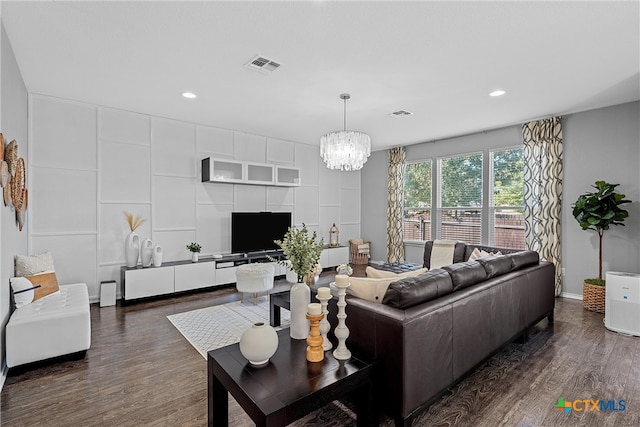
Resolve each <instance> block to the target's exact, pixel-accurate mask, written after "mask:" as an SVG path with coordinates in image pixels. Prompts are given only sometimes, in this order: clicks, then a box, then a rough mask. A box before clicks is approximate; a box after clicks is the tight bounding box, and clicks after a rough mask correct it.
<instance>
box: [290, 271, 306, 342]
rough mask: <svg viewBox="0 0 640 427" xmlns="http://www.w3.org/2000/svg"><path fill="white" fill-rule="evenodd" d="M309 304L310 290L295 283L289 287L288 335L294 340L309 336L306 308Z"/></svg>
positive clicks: (302, 284)
mask: <svg viewBox="0 0 640 427" xmlns="http://www.w3.org/2000/svg"><path fill="white" fill-rule="evenodd" d="M310 302H311V290H310V289H309V287H308V286H307V285H306V284H305V283H301V282H297V283H295V284H294V285H293V286H291V291H290V292H289V306H290V310H289V313H290V315H291V326H290V327H289V335H290V336H291V338H293V339H295V340H303V339H306V338H307V336H309V320H308V319H307V308H308V305H309V303H310Z"/></svg>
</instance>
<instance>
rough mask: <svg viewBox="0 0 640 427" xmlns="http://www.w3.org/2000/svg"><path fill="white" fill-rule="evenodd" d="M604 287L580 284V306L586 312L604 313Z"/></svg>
mask: <svg viewBox="0 0 640 427" xmlns="http://www.w3.org/2000/svg"><path fill="white" fill-rule="evenodd" d="M604 298H605V287H604V286H596V285H590V284H588V283H583V284H582V306H583V307H584V308H586V309H587V310H591V311H595V312H597V313H604V302H605V301H604Z"/></svg>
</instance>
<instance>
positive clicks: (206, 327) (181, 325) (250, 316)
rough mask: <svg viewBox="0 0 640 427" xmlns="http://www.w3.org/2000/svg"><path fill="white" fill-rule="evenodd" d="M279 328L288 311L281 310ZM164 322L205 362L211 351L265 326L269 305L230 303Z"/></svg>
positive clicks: (263, 300) (267, 321) (287, 318)
mask: <svg viewBox="0 0 640 427" xmlns="http://www.w3.org/2000/svg"><path fill="white" fill-rule="evenodd" d="M280 313H281V326H280V327H278V328H276V329H282V327H285V326H288V325H289V311H287V310H281V311H280ZM167 319H169V321H170V322H171V323H172V324H173V326H175V327H176V329H178V331H180V333H181V334H182V335H183V336H184V337H185V338H186V339H187V341H189V343H190V344H191V345H192V346H193V347H194V348H195V349H196V350H198V353H200V354H201V355H202V357H204V358H205V359H206V358H207V352H208V351H209V350H215V349H217V348H220V347H224V346H227V345H230V344H235V343H237V342H239V341H240V337H241V336H242V333H243V332H244V331H245V330H246V329H247V328H248V327H250V326H251V325H253V324H254V323H257V322H265V323H267V324H268V323H269V301H268V300H266V299H260V300H259V302H258V304H256V305H254V304H253V302H252V301H251V300H250V299H247V300H245V301H244V302H241V301H234V302H230V303H227V304H222V305H214V306H213V307H207V308H201V309H199V310H193V311H187V312H185V313H178V314H172V315H170V316H167Z"/></svg>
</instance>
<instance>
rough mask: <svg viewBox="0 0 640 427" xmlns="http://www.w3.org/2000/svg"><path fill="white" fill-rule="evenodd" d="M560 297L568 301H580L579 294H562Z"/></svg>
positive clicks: (580, 296)
mask: <svg viewBox="0 0 640 427" xmlns="http://www.w3.org/2000/svg"><path fill="white" fill-rule="evenodd" d="M560 297H562V298H569V299H577V300H580V301H582V295H581V294H571V293H569V292H562V293H560Z"/></svg>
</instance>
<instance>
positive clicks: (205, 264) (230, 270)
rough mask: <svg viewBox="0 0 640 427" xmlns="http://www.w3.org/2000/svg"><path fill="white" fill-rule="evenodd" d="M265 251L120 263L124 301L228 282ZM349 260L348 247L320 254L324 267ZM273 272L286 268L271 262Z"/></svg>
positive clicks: (261, 258) (260, 258) (278, 273)
mask: <svg viewBox="0 0 640 427" xmlns="http://www.w3.org/2000/svg"><path fill="white" fill-rule="evenodd" d="M266 254H267V253H255V254H250V255H247V256H244V255H229V256H223V257H222V258H201V259H200V261H198V262H191V261H175V262H166V263H164V264H162V266H160V267H145V268H143V267H141V266H137V267H122V268H121V271H120V279H121V283H122V301H123V303H126V302H130V301H133V300H137V299H140V298H148V297H156V296H160V295H169V294H175V293H179V292H186V291H193V290H197V289H204V288H212V287H215V286H223V285H229V284H232V283H235V282H236V269H237V267H238V266H239V265H242V264H248V263H253V262H265V261H267V258H266ZM268 254H269V255H271V256H273V257H274V258H276V259H279V258H281V257H282V254H281V253H280V252H278V251H273V252H268ZM348 262H349V248H348V247H346V246H341V247H338V248H328V247H327V248H325V249H323V250H322V254H321V255H320V264H321V265H322V267H323V268H334V267H337V266H338V265H340V264H346V263H348ZM274 266H275V276H276V277H279V276H283V275H285V273H286V271H285V268H284V267H282V266H280V265H278V264H274Z"/></svg>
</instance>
